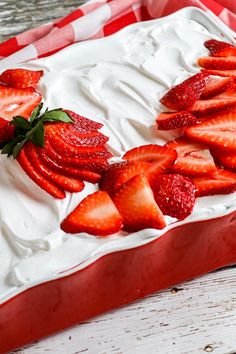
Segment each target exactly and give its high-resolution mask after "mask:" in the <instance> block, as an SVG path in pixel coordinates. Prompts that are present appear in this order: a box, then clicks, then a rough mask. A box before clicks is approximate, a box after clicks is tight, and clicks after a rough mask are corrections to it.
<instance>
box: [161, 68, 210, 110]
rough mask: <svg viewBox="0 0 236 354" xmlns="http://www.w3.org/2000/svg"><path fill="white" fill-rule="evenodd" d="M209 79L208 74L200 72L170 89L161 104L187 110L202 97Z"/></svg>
mask: <svg viewBox="0 0 236 354" xmlns="http://www.w3.org/2000/svg"><path fill="white" fill-rule="evenodd" d="M208 79H209V74H208V73H207V72H204V71H203V72H200V73H198V74H196V75H194V76H192V77H190V78H189V79H187V80H185V81H183V82H182V83H181V84H179V85H177V86H175V87H173V88H172V89H170V90H169V91H168V92H167V93H166V94H165V95H164V96H163V97H162V98H161V99H160V102H161V103H162V104H163V105H165V106H166V107H168V108H171V109H174V110H179V111H181V110H186V109H187V108H188V107H190V106H192V105H193V104H194V102H195V101H196V100H197V99H199V97H200V96H201V94H202V92H203V90H204V88H205V86H206V83H207V81H208Z"/></svg>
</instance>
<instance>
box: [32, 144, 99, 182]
mask: <svg viewBox="0 0 236 354" xmlns="http://www.w3.org/2000/svg"><path fill="white" fill-rule="evenodd" d="M36 149H37V153H38V156H39V159H40V160H41V161H42V162H43V163H44V164H45V165H46V166H47V167H49V168H50V169H51V170H52V171H55V172H58V173H61V174H63V175H65V176H69V177H73V178H76V179H77V178H79V179H81V180H83V181H87V182H91V183H97V182H98V181H99V180H100V178H101V175H100V174H99V173H96V172H93V171H89V170H84V169H79V168H76V167H71V166H63V165H60V164H57V163H56V162H55V161H53V160H51V159H50V158H49V157H48V156H47V154H46V153H45V151H44V149H42V148H38V147H36Z"/></svg>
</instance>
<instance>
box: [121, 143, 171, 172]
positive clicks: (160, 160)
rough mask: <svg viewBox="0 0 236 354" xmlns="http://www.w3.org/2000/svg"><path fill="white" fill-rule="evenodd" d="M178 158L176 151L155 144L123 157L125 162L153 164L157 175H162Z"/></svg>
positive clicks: (127, 153) (141, 147) (144, 146)
mask: <svg viewBox="0 0 236 354" xmlns="http://www.w3.org/2000/svg"><path fill="white" fill-rule="evenodd" d="M176 158H177V154H176V152H175V151H174V150H172V149H170V148H168V147H166V146H160V145H154V144H149V145H142V146H139V147H137V148H133V149H131V150H129V151H127V152H126V153H125V154H124V156H123V159H124V160H129V161H145V162H151V163H152V164H153V167H154V168H155V171H156V173H162V172H163V171H164V170H165V169H166V168H168V167H169V166H171V165H172V164H173V162H174V161H175V159H176Z"/></svg>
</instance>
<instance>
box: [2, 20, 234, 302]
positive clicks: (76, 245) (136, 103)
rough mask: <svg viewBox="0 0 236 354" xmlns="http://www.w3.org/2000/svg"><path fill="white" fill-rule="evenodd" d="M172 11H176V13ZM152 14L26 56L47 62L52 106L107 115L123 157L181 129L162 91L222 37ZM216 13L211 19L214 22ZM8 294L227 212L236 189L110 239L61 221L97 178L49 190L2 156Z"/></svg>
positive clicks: (103, 118)
mask: <svg viewBox="0 0 236 354" xmlns="http://www.w3.org/2000/svg"><path fill="white" fill-rule="evenodd" d="M167 19H168V18H167ZM167 19H166V20H162V21H158V20H157V21H150V22H146V23H140V24H138V25H137V24H136V25H135V26H130V27H129V28H128V29H126V30H124V31H122V32H120V33H119V34H116V35H115V36H111V37H109V38H106V39H102V40H96V41H90V42H83V43H80V44H74V45H72V46H70V47H68V48H66V49H64V50H62V51H60V52H59V53H57V54H54V55H53V56H50V57H48V58H45V59H41V60H36V61H32V62H29V63H27V64H26V65H23V67H25V68H29V69H37V70H39V69H43V70H44V76H43V78H42V80H41V82H40V86H39V90H40V92H41V93H42V95H43V98H44V101H45V103H46V106H48V107H49V108H55V107H63V108H67V109H71V110H74V111H75V112H77V113H80V114H81V115H84V116H87V117H89V118H91V119H94V120H97V121H99V122H101V123H103V125H104V127H103V128H102V130H103V132H104V134H106V135H108V136H109V137H110V140H109V147H110V149H111V150H112V152H113V153H114V155H115V158H114V160H117V161H119V160H120V157H121V156H122V155H123V153H124V152H125V151H126V150H128V149H130V148H133V147H135V146H137V145H142V144H148V143H157V144H161V145H163V144H165V143H166V142H167V141H168V140H171V139H173V138H175V135H174V134H173V133H172V132H158V131H157V130H156V128H155V118H156V116H157V114H158V113H159V112H160V111H163V110H164V109H165V108H164V107H163V106H162V105H161V104H160V103H159V99H160V97H161V96H162V95H163V93H164V92H165V91H166V90H167V89H168V88H170V87H171V86H173V85H175V84H177V83H179V82H181V81H183V80H184V79H186V78H187V77H189V76H191V75H193V74H194V73H196V72H198V71H199V67H198V66H197V65H196V59H197V58H198V57H200V56H204V55H207V53H208V52H207V50H206V49H205V48H204V46H203V43H204V41H205V40H207V39H210V38H218V37H217V36H213V35H212V34H211V33H209V32H208V30H207V29H206V28H205V27H204V26H203V25H201V24H199V23H197V22H195V21H193V20H188V19H184V18H181V19H179V20H178V19H175V20H173V19H172V20H171V21H168V20H167ZM206 22H207V21H206ZM0 166H1V175H0V269H1V272H0V303H1V302H3V301H5V300H6V299H8V298H9V297H11V296H14V295H15V294H16V293H18V292H19V291H22V290H24V289H25V288H27V287H29V286H32V285H34V284H36V283H41V282H44V281H46V280H48V279H53V278H55V277H59V276H63V273H64V272H65V271H68V270H70V269H71V271H74V270H75V269H76V270H77V269H80V268H82V267H85V266H86V265H87V264H89V263H91V262H93V261H94V260H95V259H97V258H99V257H100V256H102V255H104V254H106V253H109V252H113V251H116V250H121V249H128V248H132V247H135V246H138V245H142V244H145V243H147V242H149V241H150V240H153V239H154V238H157V237H160V236H161V235H162V234H163V233H165V232H166V231H167V230H168V229H169V228H171V227H173V226H175V225H177V224H182V223H187V222H191V221H194V220H200V219H203V218H205V219H207V218H212V217H217V216H219V215H223V214H226V213H229V212H231V211H232V210H235V209H236V193H234V194H230V195H226V196H214V197H204V198H200V199H199V200H198V201H197V203H196V206H195V208H194V211H193V213H192V215H191V216H189V217H188V218H187V219H186V220H184V221H183V222H181V223H179V222H178V223H177V221H176V220H175V219H173V218H171V217H168V216H166V221H167V224H168V226H167V228H165V229H164V230H153V229H147V230H143V231H139V232H136V233H132V234H129V236H128V237H125V236H126V235H127V234H126V233H124V232H120V233H119V234H115V235H112V236H110V237H107V238H97V237H93V236H89V235H87V234H84V233H81V234H78V235H73V236H72V235H69V234H65V233H64V232H63V231H62V230H61V229H60V222H61V221H62V220H63V219H64V218H65V216H66V215H68V213H69V212H70V211H72V210H73V209H74V208H75V206H76V205H77V204H78V203H79V202H80V201H81V200H82V199H83V198H84V197H85V196H86V195H88V194H90V193H92V192H94V191H95V190H96V189H97V186H94V185H92V184H90V183H86V187H85V189H84V190H83V191H82V192H81V193H76V194H70V193H67V196H66V198H65V199H64V200H56V199H54V198H53V197H51V196H50V195H48V194H47V193H46V192H44V191H43V190H41V189H40V188H39V187H38V186H37V185H36V184H35V183H34V182H33V181H32V180H31V179H30V178H28V176H27V175H26V174H25V173H24V171H23V170H22V169H21V168H20V166H19V165H18V164H17V162H16V161H14V160H13V159H11V158H9V159H7V158H6V157H5V156H0Z"/></svg>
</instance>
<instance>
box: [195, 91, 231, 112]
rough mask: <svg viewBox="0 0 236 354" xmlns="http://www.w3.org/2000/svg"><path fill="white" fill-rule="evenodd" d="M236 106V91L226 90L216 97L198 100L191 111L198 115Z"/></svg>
mask: <svg viewBox="0 0 236 354" xmlns="http://www.w3.org/2000/svg"><path fill="white" fill-rule="evenodd" d="M234 107H236V93H235V92H233V91H232V92H231V91H230V90H229V91H226V92H224V93H222V94H220V95H218V96H215V97H214V98H211V99H207V100H197V101H196V102H195V103H194V104H193V105H192V106H191V107H190V111H191V112H193V114H195V115H197V116H202V115H209V114H213V113H217V112H221V111H225V110H230V109H232V108H234Z"/></svg>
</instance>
